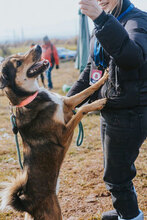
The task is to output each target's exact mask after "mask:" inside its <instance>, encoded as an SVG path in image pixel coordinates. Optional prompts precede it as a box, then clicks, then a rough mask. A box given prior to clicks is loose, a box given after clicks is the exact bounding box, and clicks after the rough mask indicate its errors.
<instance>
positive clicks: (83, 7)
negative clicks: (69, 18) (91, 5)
mask: <svg viewBox="0 0 147 220" xmlns="http://www.w3.org/2000/svg"><path fill="white" fill-rule="evenodd" d="M80 9H81V10H88V6H85V5H81V6H80Z"/></svg>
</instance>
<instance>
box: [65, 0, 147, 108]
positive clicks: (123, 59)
mask: <svg viewBox="0 0 147 220" xmlns="http://www.w3.org/2000/svg"><path fill="white" fill-rule="evenodd" d="M130 4H131V3H130V1H129V0H124V3H123V8H122V12H124V11H125V10H126V9H127V8H128V7H129V5H130ZM122 12H121V13H122ZM94 24H95V29H94V34H93V35H92V38H91V46H90V56H89V60H88V63H87V66H86V68H85V70H84V71H83V73H82V74H81V75H80V77H79V79H78V81H77V82H76V83H75V84H74V85H73V87H72V88H71V90H70V91H69V93H68V96H71V95H74V94H76V93H79V92H80V91H82V90H84V89H85V88H87V87H89V73H90V70H91V64H92V62H93V61H94V42H95V38H97V39H98V41H99V42H100V43H101V45H102V47H103V48H104V52H105V57H106V58H107V62H108V66H109V79H108V81H107V82H106V83H105V84H104V86H102V88H101V89H100V90H99V91H98V92H96V93H95V95H94V96H92V97H91V98H90V99H91V100H93V101H94V100H95V99H97V98H104V97H106V98H108V102H107V106H106V107H110V108H130V107H135V106H144V105H145V106H147V13H146V12H143V11H141V10H139V9H137V8H135V7H134V8H133V9H132V10H131V11H130V12H129V13H127V14H126V15H125V16H124V17H122V19H121V20H120V21H118V20H117V19H116V18H115V17H114V16H112V15H110V14H106V13H105V12H103V13H102V14H101V15H100V16H99V17H98V18H97V19H96V20H95V21H94Z"/></svg>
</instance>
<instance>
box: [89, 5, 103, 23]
mask: <svg viewBox="0 0 147 220" xmlns="http://www.w3.org/2000/svg"><path fill="white" fill-rule="evenodd" d="M102 12H103V10H102V9H101V8H99V10H97V12H96V13H95V14H93V15H92V16H91V19H92V20H93V21H94V20H95V19H96V18H98V17H99V16H100V15H101V14H102Z"/></svg>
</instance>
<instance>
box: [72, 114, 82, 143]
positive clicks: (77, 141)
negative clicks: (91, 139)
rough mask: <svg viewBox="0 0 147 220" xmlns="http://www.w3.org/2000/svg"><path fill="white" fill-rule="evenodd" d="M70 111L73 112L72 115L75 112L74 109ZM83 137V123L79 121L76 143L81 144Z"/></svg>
mask: <svg viewBox="0 0 147 220" xmlns="http://www.w3.org/2000/svg"><path fill="white" fill-rule="evenodd" d="M72 112H73V113H74V115H75V114H76V111H75V110H72ZM83 139H84V129H83V125H82V122H81V121H80V122H79V133H78V137H77V140H76V144H77V146H78V147H79V146H81V144H82V143H83Z"/></svg>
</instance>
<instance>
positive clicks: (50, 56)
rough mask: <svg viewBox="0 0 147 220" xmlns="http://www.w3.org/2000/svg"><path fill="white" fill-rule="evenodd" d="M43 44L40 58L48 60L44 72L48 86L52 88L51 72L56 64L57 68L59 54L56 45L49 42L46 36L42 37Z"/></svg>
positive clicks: (57, 67)
mask: <svg viewBox="0 0 147 220" xmlns="http://www.w3.org/2000/svg"><path fill="white" fill-rule="evenodd" d="M43 42H44V45H42V58H43V59H46V60H48V61H49V63H50V66H49V68H48V70H47V72H46V74H47V79H48V88H49V89H53V83H52V77H51V72H52V69H53V67H54V65H55V64H56V69H59V56H58V52H57V49H56V47H55V46H54V45H53V44H52V43H51V41H50V40H49V38H48V36H45V37H44V38H43Z"/></svg>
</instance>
